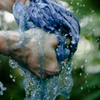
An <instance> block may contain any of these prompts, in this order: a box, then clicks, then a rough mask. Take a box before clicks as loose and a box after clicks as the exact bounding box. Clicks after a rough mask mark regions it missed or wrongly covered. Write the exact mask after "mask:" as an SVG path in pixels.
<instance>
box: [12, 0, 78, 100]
mask: <svg viewBox="0 0 100 100" xmlns="http://www.w3.org/2000/svg"><path fill="white" fill-rule="evenodd" d="M30 1H31V3H30V5H29V7H27V6H25V5H23V4H21V3H19V2H17V1H16V2H15V4H14V6H13V14H14V17H15V19H16V22H17V24H18V26H19V30H18V31H19V33H23V34H22V35H23V38H24V31H26V30H29V29H32V28H35V27H39V28H42V29H43V30H45V31H46V32H49V33H50V34H51V33H55V35H56V36H57V39H58V42H59V45H58V47H57V48H56V54H57V59H58V61H59V63H60V64H61V66H63V68H62V70H61V72H60V73H59V74H58V75H55V76H53V77H50V78H48V79H45V80H41V82H40V79H39V78H38V77H37V76H35V75H34V74H32V73H31V72H29V71H27V69H25V68H24V67H22V66H21V67H20V66H19V65H18V64H17V62H15V61H14V60H11V61H10V65H11V62H13V64H15V65H17V66H18V67H20V68H22V69H23V70H24V72H25V78H24V80H23V85H24V89H25V91H26V97H25V99H24V100H55V99H56V97H57V95H59V94H61V95H64V96H66V98H69V97H70V96H69V92H70V91H71V88H72V86H73V80H72V77H71V70H72V66H71V59H72V56H73V55H71V54H74V52H75V51H76V49H77V44H78V41H79V33H80V26H79V23H78V20H77V19H76V17H75V16H74V15H72V14H71V13H70V12H68V11H67V10H66V9H65V8H64V7H62V6H61V5H59V4H57V3H55V2H52V1H49V0H38V1H35V0H30ZM64 37H66V38H70V40H71V44H70V45H71V46H69V47H68V48H66V46H65V40H66V39H65V38H64ZM22 41H23V42H24V39H23V40H22ZM40 51H42V49H41V50H40ZM41 57H43V55H41ZM66 58H69V61H68V63H67V64H65V62H64V61H63V60H64V59H66ZM41 61H42V59H41ZM41 61H40V62H41ZM11 66H12V67H13V66H14V65H11ZM42 67H43V66H42V62H41V77H42Z"/></svg>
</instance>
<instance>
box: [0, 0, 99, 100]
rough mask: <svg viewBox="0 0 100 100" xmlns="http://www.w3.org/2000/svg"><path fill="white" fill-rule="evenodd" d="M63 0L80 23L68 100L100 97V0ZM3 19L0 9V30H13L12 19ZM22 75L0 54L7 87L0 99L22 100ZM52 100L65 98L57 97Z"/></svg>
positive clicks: (1, 75)
mask: <svg viewBox="0 0 100 100" xmlns="http://www.w3.org/2000/svg"><path fill="white" fill-rule="evenodd" d="M66 2H68V3H69V5H70V11H71V12H72V13H73V14H74V15H75V16H76V17H77V18H78V20H79V22H80V25H81V34H80V41H79V45H78V50H77V52H76V53H75V55H74V57H73V61H72V64H73V70H72V77H73V82H74V85H73V88H72V90H71V92H70V99H69V100H100V79H99V78H100V0H95V1H92V0H66ZM6 17H8V16H6ZM8 18H9V17H8ZM5 19H6V18H5V12H3V11H0V30H15V29H17V25H16V23H15V21H12V22H11V21H9V22H8V21H6V20H5ZM23 78H24V76H21V75H20V70H19V69H18V68H16V69H13V68H11V67H9V58H8V57H6V56H3V55H0V81H1V82H2V83H3V85H4V87H7V90H6V91H4V92H3V95H0V100H23V98H24V97H25V91H24V89H23V86H22V80H23ZM56 100H67V99H66V98H65V97H64V96H58V97H57V98H56Z"/></svg>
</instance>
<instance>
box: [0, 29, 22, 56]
mask: <svg viewBox="0 0 100 100" xmlns="http://www.w3.org/2000/svg"><path fill="white" fill-rule="evenodd" d="M19 37H20V34H19V33H18V32H13V31H0V53H3V54H7V55H8V53H9V51H10V50H11V48H12V46H13V44H15V43H16V42H18V38H19ZM12 49H13V48H12Z"/></svg>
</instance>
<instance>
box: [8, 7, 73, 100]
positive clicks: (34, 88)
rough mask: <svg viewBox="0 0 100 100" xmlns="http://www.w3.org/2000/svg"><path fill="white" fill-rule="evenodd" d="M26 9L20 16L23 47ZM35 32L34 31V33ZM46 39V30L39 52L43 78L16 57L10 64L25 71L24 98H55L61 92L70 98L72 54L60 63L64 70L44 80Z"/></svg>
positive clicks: (31, 99)
mask: <svg viewBox="0 0 100 100" xmlns="http://www.w3.org/2000/svg"><path fill="white" fill-rule="evenodd" d="M24 11H26V10H25V9H23V14H22V16H21V18H20V25H19V30H18V32H19V33H20V34H21V35H22V39H21V42H19V43H17V44H16V45H17V46H18V47H21V46H22V45H23V44H24V43H25V34H24V31H25V26H24V14H27V12H24ZM41 30H42V29H41ZM32 34H34V32H33V33H32ZM43 40H44V31H43V32H42V33H41V36H40V42H39V46H38V47H39V53H40V55H41V60H40V65H41V67H40V71H41V78H38V77H37V76H36V75H34V74H33V73H31V72H30V71H28V70H27V69H26V68H25V66H22V65H21V66H20V64H18V62H16V61H15V60H14V59H11V60H10V61H9V64H10V66H11V67H12V68H16V67H19V68H20V69H22V72H21V73H23V71H24V73H25V77H24V79H23V86H24V89H25V92H26V97H25V98H24V100H55V99H56V97H57V96H58V95H59V94H61V95H64V96H65V97H66V98H69V97H70V96H69V92H70V91H71V88H72V86H73V80H72V76H71V70H72V65H73V64H72V63H71V59H72V56H71V57H70V58H69V61H68V63H67V64H64V63H62V62H61V63H60V65H61V66H62V70H61V71H60V73H59V74H58V75H55V76H52V77H50V78H47V79H45V80H42V67H43V66H42V61H43V57H44V51H43V49H42V47H43V45H42V42H43Z"/></svg>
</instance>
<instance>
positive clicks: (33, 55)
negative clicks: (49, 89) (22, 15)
mask: <svg viewBox="0 0 100 100" xmlns="http://www.w3.org/2000/svg"><path fill="white" fill-rule="evenodd" d="M32 31H34V34H32ZM43 32H44V38H42V39H43V42H42V43H41V37H40V36H41V34H42V33H43ZM2 36H3V37H2ZM6 36H7V37H6ZM0 37H1V38H0V40H1V41H2V42H0V45H1V47H0V51H1V52H3V53H5V54H7V55H9V56H11V57H12V58H13V59H15V60H16V61H18V62H19V63H21V64H22V65H23V66H24V67H26V68H27V69H28V70H30V71H31V72H33V73H34V74H36V75H37V76H38V77H40V76H41V72H40V57H41V54H40V53H41V52H40V51H41V50H40V45H41V46H42V53H43V55H44V57H43V66H42V68H43V79H45V78H46V77H47V76H48V75H55V74H56V73H57V72H58V71H59V65H58V61H57V57H56V53H55V49H56V47H57V45H58V41H57V37H56V35H55V34H48V33H46V32H45V31H43V30H42V29H31V30H28V31H26V32H25V40H26V42H25V43H24V44H23V45H22V46H21V47H19V46H18V45H17V44H18V43H19V42H21V35H20V34H19V33H18V32H12V31H8V32H3V31H1V33H0ZM40 43H41V44H40ZM67 44H68V45H69V43H68V42H67ZM66 63H67V62H66Z"/></svg>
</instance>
